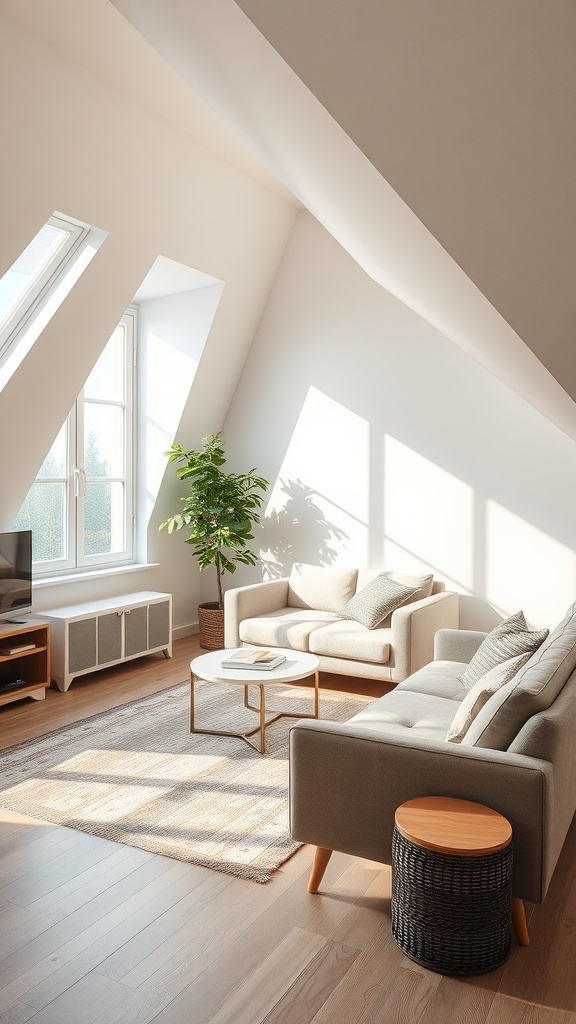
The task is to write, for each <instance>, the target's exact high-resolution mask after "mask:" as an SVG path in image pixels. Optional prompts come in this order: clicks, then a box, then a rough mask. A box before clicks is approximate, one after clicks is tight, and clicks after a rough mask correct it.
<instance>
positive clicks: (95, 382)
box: [84, 324, 126, 402]
mask: <svg viewBox="0 0 576 1024" xmlns="http://www.w3.org/2000/svg"><path fill="white" fill-rule="evenodd" d="M125 330H126V328H125V327H124V324H118V327H117V328H116V330H115V331H114V334H113V335H112V337H111V338H110V341H109V342H108V344H107V345H106V348H105V349H104V351H103V353H102V355H101V356H100V358H99V360H98V362H97V363H96V366H95V367H94V369H93V370H92V373H91V374H90V376H89V377H88V380H87V381H86V384H85V385H84V397H85V398H97V399H100V400H101V401H109V402H122V401H124V332H125Z"/></svg>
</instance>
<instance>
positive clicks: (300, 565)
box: [288, 562, 358, 612]
mask: <svg viewBox="0 0 576 1024" xmlns="http://www.w3.org/2000/svg"><path fill="white" fill-rule="evenodd" d="M357 578H358V570H357V569H338V568H337V567H336V566H331V565H308V564H307V563H306V562H295V563H294V565H293V566H292V571H291V573H290V579H289V581H288V606H289V607H291V608H313V609H314V610H315V611H319V612H339V611H340V609H341V608H343V607H344V605H345V604H346V602H347V601H349V600H350V598H351V597H353V596H354V593H355V591H356V580H357Z"/></svg>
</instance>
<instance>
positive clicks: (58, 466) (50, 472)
mask: <svg viewBox="0 0 576 1024" xmlns="http://www.w3.org/2000/svg"><path fill="white" fill-rule="evenodd" d="M65 476H66V423H64V424H63V426H62V428H61V430H60V433H59V434H58V437H57V438H56V440H55V441H54V444H53V445H52V447H51V449H50V451H49V452H48V455H47V456H46V458H45V459H44V462H43V463H42V466H41V467H40V472H39V473H38V477H39V478H40V479H42V478H43V477H44V478H46V477H52V478H54V477H65Z"/></svg>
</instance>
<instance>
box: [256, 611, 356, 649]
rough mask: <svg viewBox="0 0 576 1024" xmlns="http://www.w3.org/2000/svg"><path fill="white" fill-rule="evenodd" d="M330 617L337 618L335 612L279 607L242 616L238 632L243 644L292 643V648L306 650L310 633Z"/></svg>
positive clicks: (274, 645)
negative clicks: (261, 613) (249, 617)
mask: <svg viewBox="0 0 576 1024" xmlns="http://www.w3.org/2000/svg"><path fill="white" fill-rule="evenodd" d="M334 619H337V616H336V615H335V614H334V613H333V612H319V611H313V612H311V611H309V610H308V609H303V608H302V609H300V608H280V609H279V610H278V611H274V612H267V613H266V614H265V615H256V616H254V617H253V618H251V619H242V622H241V623H240V626H239V634H240V639H241V640H242V642H243V643H245V644H256V645H257V646H265V647H292V648H293V649H294V650H295V651H309V650H310V649H311V648H310V646H309V637H310V634H311V633H313V632H314V630H316V629H318V627H319V626H325V625H326V623H327V622H331V621H333V620H334Z"/></svg>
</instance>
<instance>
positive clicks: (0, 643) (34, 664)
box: [0, 618, 50, 707]
mask: <svg viewBox="0 0 576 1024" xmlns="http://www.w3.org/2000/svg"><path fill="white" fill-rule="evenodd" d="M26 644H34V647H33V648H31V649H29V650H24V651H16V652H15V653H13V654H7V653H3V650H7V649H8V648H10V647H14V648H16V647H20V646H24V645H26ZM16 679H21V680H22V685H21V686H18V687H16V688H14V689H10V690H4V691H2V686H3V685H5V684H6V683H12V682H13V681H14V680H16ZM47 686H50V625H49V623H48V622H44V621H43V620H42V619H32V618H31V619H27V621H26V624H25V625H19V624H17V623H15V622H2V623H0V707H1V706H2V705H3V704H9V703H10V702H11V701H14V700H22V698H23V697H32V699H33V700H43V699H44V697H45V696H46V687H47Z"/></svg>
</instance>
